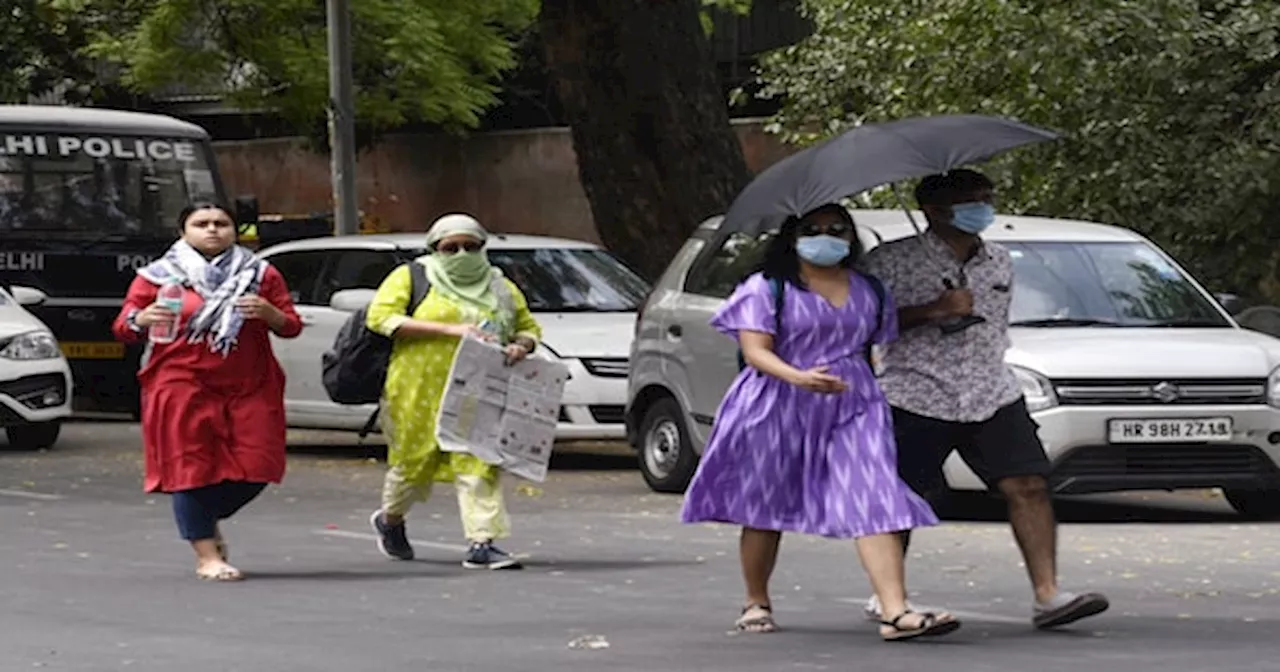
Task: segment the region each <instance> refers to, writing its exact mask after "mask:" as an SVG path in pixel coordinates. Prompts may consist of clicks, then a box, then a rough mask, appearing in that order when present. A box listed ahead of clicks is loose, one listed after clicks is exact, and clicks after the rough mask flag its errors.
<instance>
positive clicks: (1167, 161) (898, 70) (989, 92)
mask: <svg viewBox="0 0 1280 672" xmlns="http://www.w3.org/2000/svg"><path fill="white" fill-rule="evenodd" d="M805 11H806V13H808V14H809V15H810V16H811V17H812V18H813V19H814V20H815V22H816V24H817V32H816V34H815V35H813V36H812V37H811V38H810V39H808V40H806V41H804V42H802V43H800V44H798V45H796V46H793V47H791V48H788V49H784V50H780V51H779V52H776V53H774V54H772V55H770V56H769V57H768V58H766V59H765V61H764V63H763V64H762V68H761V76H762V80H763V83H764V85H765V88H764V93H763V95H767V96H779V97H782V98H783V100H784V106H783V110H782V111H781V113H780V114H779V115H778V117H777V119H776V120H775V122H776V123H775V126H774V129H775V130H776V131H778V132H781V133H783V134H784V135H785V136H786V137H787V138H788V139H789V140H791V141H795V142H800V143H807V142H813V141H815V140H817V139H820V138H824V137H828V136H830V135H832V134H835V133H837V132H839V131H841V130H843V129H847V128H849V127H850V126H852V125H854V124H857V123H859V122H863V121H878V120H887V119H895V118H902V117H907V116H914V115H922V114H938V113H982V114H994V115H1003V116H1009V117H1013V118H1016V119H1020V120H1022V121H1025V122H1027V123H1031V124H1035V125H1041V126H1045V127H1049V128H1054V129H1056V130H1059V131H1062V132H1065V133H1066V134H1067V135H1068V139H1067V140H1065V141H1063V142H1059V143H1054V144H1052V145H1045V146H1040V147H1036V148H1030V149H1024V150H1018V151H1016V152H1014V153H1012V154H1010V155H1008V156H1006V157H1004V158H1002V159H999V160H997V161H995V162H993V163H992V164H991V165H990V166H989V167H988V170H989V171H990V172H991V173H992V174H993V176H994V177H997V178H998V179H999V180H1000V183H1001V196H1002V199H1003V203H1002V205H1003V208H1004V209H1006V210H1009V211H1014V212H1030V213H1036V214H1044V215H1049V216H1060V217H1077V218H1082V219H1089V220H1094V221H1104V222H1110V223H1116V224H1120V225H1123V226H1128V227H1131V228H1134V229H1136V230H1139V231H1141V232H1143V233H1146V234H1149V235H1151V236H1153V237H1154V238H1155V239H1156V240H1157V241H1158V242H1160V243H1161V244H1162V245H1164V246H1167V248H1168V249H1170V250H1171V251H1172V252H1173V253H1174V254H1175V255H1176V256H1177V257H1179V259H1181V260H1182V261H1183V262H1184V263H1187V264H1189V265H1190V266H1191V267H1192V268H1193V269H1194V270H1195V271H1196V272H1197V274H1198V275H1201V276H1202V277H1204V278H1205V279H1207V280H1209V281H1210V284H1211V285H1214V286H1215V287H1216V288H1219V289H1228V288H1230V289H1235V290H1237V291H1241V292H1243V293H1245V294H1247V295H1250V296H1252V297H1255V298H1261V297H1264V296H1265V297H1267V298H1269V299H1270V300H1272V301H1276V300H1280V277H1278V276H1277V271H1278V270H1280V245H1277V244H1276V231H1277V226H1280V159H1278V156H1280V154H1278V153H1277V149H1280V105H1277V103H1280V3H1275V2H1266V3H1264V2H1256V1H1251V0H1022V1H1017V0H895V1H894V2H883V1H880V0H805Z"/></svg>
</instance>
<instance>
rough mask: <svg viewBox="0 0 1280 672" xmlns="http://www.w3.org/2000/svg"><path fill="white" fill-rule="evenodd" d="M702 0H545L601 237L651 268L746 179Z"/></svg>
mask: <svg viewBox="0 0 1280 672" xmlns="http://www.w3.org/2000/svg"><path fill="white" fill-rule="evenodd" d="M700 7H701V5H700V3H699V1H698V0H543V2H542V14H541V20H540V24H541V26H540V27H541V31H540V32H541V37H542V40H543V44H544V46H545V51H546V57H547V66H548V69H549V71H550V74H551V76H552V78H553V80H554V84H555V88H556V93H557V95H558V96H559V98H560V103H561V105H562V106H563V108H564V111H565V117H566V118H567V119H568V121H569V124H570V125H571V126H572V129H573V148H574V151H575V152H576V153H577V155H578V175H579V179H580V180H581V182H582V187H583V190H584V191H585V192H586V194H587V199H588V201H589V202H590V204H591V214H592V216H593V218H594V219H595V224H596V229H597V231H599V234H600V238H601V239H602V240H603V241H604V243H605V245H606V246H608V247H609V248H610V249H611V250H613V251H614V252H615V253H616V254H618V255H619V256H621V257H622V258H623V259H625V260H626V261H627V262H628V263H630V264H631V265H633V266H634V267H635V268H636V270H638V271H640V272H641V273H642V274H644V275H647V276H649V277H650V278H651V279H653V278H656V277H657V276H658V275H660V274H661V273H662V270H663V269H664V268H665V267H666V265H667V263H668V262H669V261H670V260H671V258H672V257H673V256H674V255H675V253H676V251H677V250H679V249H680V246H681V245H683V244H684V241H685V240H686V239H687V238H688V236H689V234H690V233H691V232H692V231H693V230H694V229H695V228H696V227H697V226H698V224H700V223H701V222H702V221H703V220H705V219H706V218H707V217H710V216H713V215H717V214H723V213H724V212H725V210H727V209H728V207H729V204H730V203H731V202H732V201H733V198H734V196H736V195H737V193H738V191H739V190H741V189H742V187H743V186H745V185H746V183H747V182H748V181H749V179H750V177H751V176H750V173H749V172H748V170H747V165H746V161H745V160H744V159H743V155H742V146H741V144H740V141H739V140H738V136H737V134H736V133H735V132H734V131H733V129H732V128H731V127H730V126H729V110H728V102H727V101H726V99H725V96H724V93H723V90H722V88H721V85H720V81H719V77H718V75H717V73H716V67H715V66H716V64H715V57H714V55H713V53H712V50H711V41H710V40H709V39H707V37H706V34H705V33H704V32H703V29H702V24H701V21H700V19H699V10H700Z"/></svg>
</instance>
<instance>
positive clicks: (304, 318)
mask: <svg viewBox="0 0 1280 672" xmlns="http://www.w3.org/2000/svg"><path fill="white" fill-rule="evenodd" d="M298 319H299V321H301V322H302V326H304V327H305V326H308V325H312V324H315V323H316V318H314V317H311V316H310V315H299V316H298Z"/></svg>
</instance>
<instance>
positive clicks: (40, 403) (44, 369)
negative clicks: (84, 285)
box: [0, 286, 72, 450]
mask: <svg viewBox="0 0 1280 672" xmlns="http://www.w3.org/2000/svg"><path fill="white" fill-rule="evenodd" d="M44 299H45V296H44V294H43V293H42V292H40V291H39V290H36V289H32V288H29V287H18V286H15V287H12V288H9V289H8V290H6V289H5V288H3V287H0V426H3V427H4V429H5V434H7V435H8V439H9V447H10V448H12V449H16V450H40V449H43V448H50V447H52V446H53V444H54V443H55V442H57V440H58V433H59V431H61V428H62V421H63V420H64V419H65V418H67V417H69V416H70V415H71V385H72V383H71V368H70V367H69V366H68V365H67V360H66V358H65V357H63V355H62V350H61V348H59V347H58V341H57V339H55V338H54V337H53V332H51V331H49V328H48V327H47V326H45V324H44V322H41V321H40V320H39V318H37V317H36V316H35V315H32V314H31V313H29V312H27V310H26V308H24V307H23V306H24V305H38V304H40V303H41V302H43V301H44Z"/></svg>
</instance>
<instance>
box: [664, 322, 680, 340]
mask: <svg viewBox="0 0 1280 672" xmlns="http://www.w3.org/2000/svg"><path fill="white" fill-rule="evenodd" d="M667 333H668V334H671V335H672V336H674V337H675V338H680V337H681V336H684V327H682V326H680V325H678V324H673V325H671V326H669V327H667Z"/></svg>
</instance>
